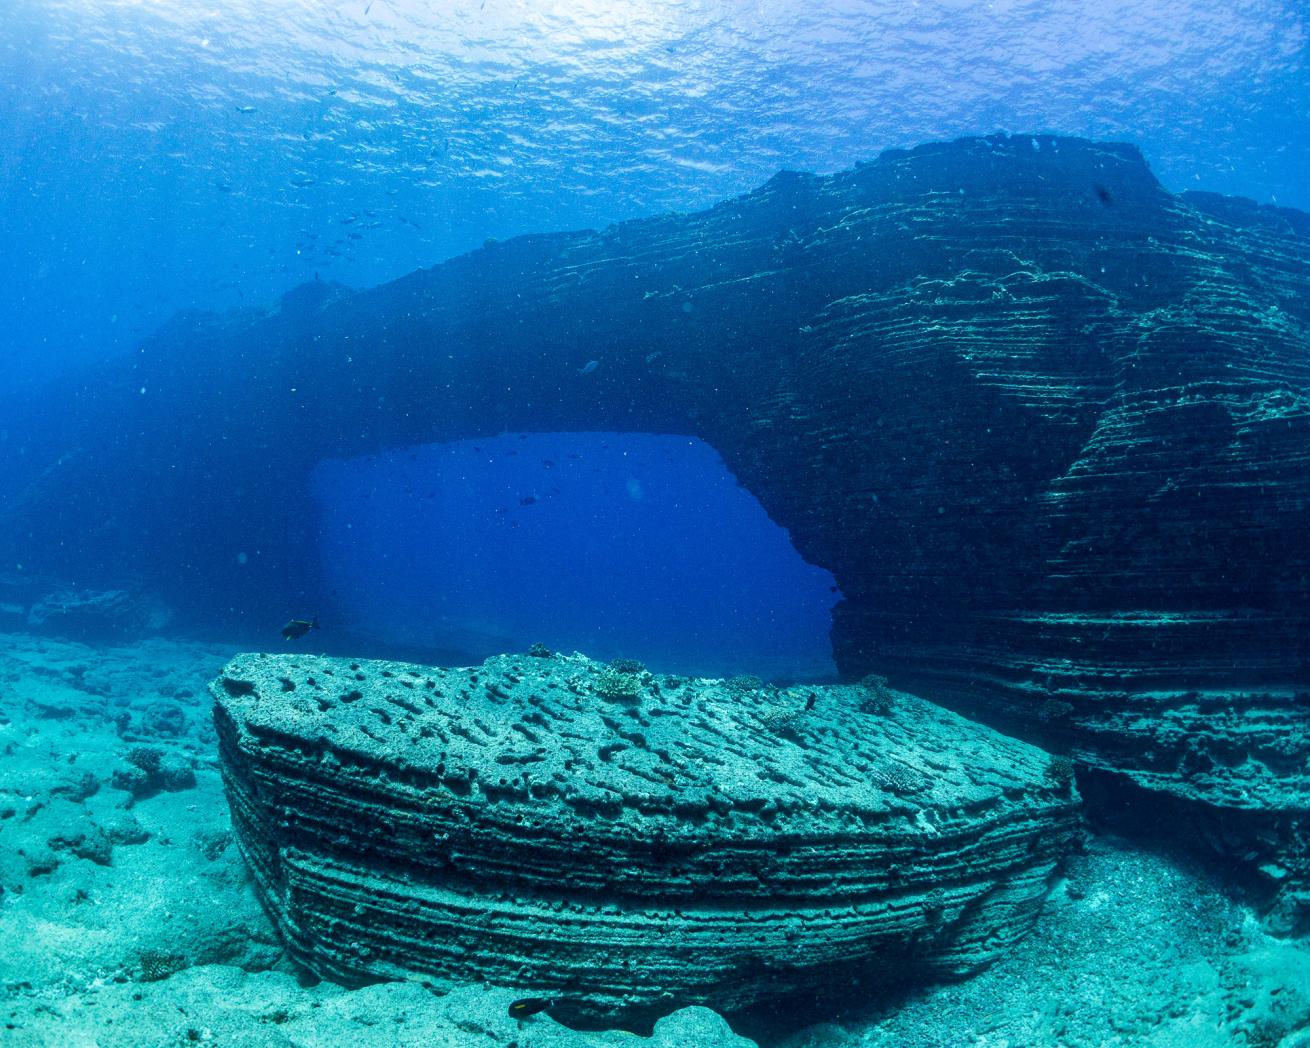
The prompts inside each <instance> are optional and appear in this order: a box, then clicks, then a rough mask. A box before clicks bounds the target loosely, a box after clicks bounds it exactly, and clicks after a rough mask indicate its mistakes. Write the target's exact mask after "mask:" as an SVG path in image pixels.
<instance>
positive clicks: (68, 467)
mask: <svg viewBox="0 0 1310 1048" xmlns="http://www.w3.org/2000/svg"><path fill="white" fill-rule="evenodd" d="M590 361H596V362H597V366H596V367H595V368H594V369H592V368H588V367H587V366H586V365H587V364H588V363H589V362H590ZM143 391H144V393H143ZM57 393H58V395H52V396H50V397H48V398H46V399H43V400H41V401H39V402H36V403H32V404H13V405H10V407H9V409H7V410H6V411H5V412H4V415H5V419H6V427H7V431H8V432H9V434H10V437H9V439H10V446H11V447H15V448H18V449H20V450H21V452H22V453H21V454H14V455H10V456H0V486H3V487H4V489H5V492H6V497H5V498H4V499H3V500H0V557H3V558H8V560H9V561H11V562H14V563H20V562H21V563H23V564H26V565H28V566H30V567H32V568H34V569H36V570H43V571H48V572H51V573H54V574H63V575H65V576H66V577H76V578H79V579H82V580H86V584H87V585H97V586H103V587H104V588H116V587H117V585H118V582H117V579H116V576H117V575H118V574H119V573H122V572H128V571H136V572H138V573H140V574H141V575H142V576H143V577H144V578H146V579H147V580H148V581H149V582H150V584H151V585H152V586H157V587H158V588H159V589H160V590H161V592H163V593H164V595H165V597H166V598H167V599H168V600H169V602H170V604H176V606H177V607H178V608H179V609H180V610H181V611H183V612H184V613H185V612H189V613H190V614H191V615H192V616H209V617H211V618H212V617H214V616H215V615H218V617H221V618H224V619H225V621H224V622H223V626H224V627H225V628H228V629H232V628H235V627H239V626H240V625H241V624H242V623H241V621H240V616H239V615H234V614H228V613H227V612H226V611H225V610H224V609H229V608H237V609H245V608H253V607H268V606H269V605H270V604H272V603H280V604H283V605H286V606H290V607H317V606H321V605H322V603H323V600H324V597H325V595H324V594H322V593H321V592H320V587H319V584H318V577H317V574H316V573H317V556H318V554H317V549H316V546H315V541H314V534H313V522H314V520H315V515H316V507H315V506H314V504H313V502H312V500H311V498H310V495H309V483H308V478H309V476H310V473H311V471H312V469H313V468H314V465H315V464H316V463H317V462H318V461H320V460H321V459H322V458H324V457H326V456H349V455H362V454H368V453H372V452H373V451H375V450H377V449H378V448H379V447H387V446H391V447H394V446H399V445H404V444H407V443H418V442H424V441H437V440H445V439H452V438H461V437H473V436H478V435H481V434H487V433H497V432H501V431H503V430H506V429H538V430H552V429H553V430H560V429H564V430H571V429H625V430H649V431H657V432H674V433H690V434H695V435H697V436H699V437H701V438H703V439H704V440H706V441H707V442H709V443H710V444H712V445H713V446H714V447H715V448H716V449H717V450H718V451H719V452H720V454H721V455H722V456H723V458H724V461H725V462H726V463H727V465H728V466H729V468H731V469H732V470H733V471H734V472H735V473H736V475H737V476H738V478H739V479H740V480H741V482H742V484H743V485H745V486H746V487H747V488H749V489H750V490H751V491H752V492H753V493H754V494H755V495H756V496H757V497H758V498H759V499H760V501H761V503H762V504H763V506H764V507H765V509H767V511H768V512H769V514H770V515H771V516H772V517H773V519H774V520H776V521H777V522H778V523H779V524H780V525H782V526H783V527H785V528H786V529H787V530H788V532H789V534H790V535H791V538H792V540H793V542H794V544H795V545H796V547H797V549H798V551H799V552H800V553H801V554H802V555H803V556H804V557H805V558H806V559H807V560H809V561H811V562H813V563H815V564H820V565H823V566H824V567H826V568H828V569H830V570H831V571H832V572H833V573H834V575H835V577H836V579H837V581H838V583H839V584H840V587H841V591H842V594H843V597H844V600H843V602H842V603H841V604H840V605H839V606H838V607H837V609H836V611H835V615H834V626H833V634H832V636H833V647H834V654H835V656H836V658H837V661H838V664H839V666H840V667H841V668H842V671H843V673H844V674H846V675H847V676H848V677H850V678H851V679H857V678H859V677H861V676H862V675H864V674H865V673H867V672H870V671H873V672H877V673H881V674H886V675H888V676H889V677H890V678H891V679H892V680H893V682H894V683H896V684H898V685H899V686H902V687H906V688H908V689H909V690H911V691H914V692H915V693H917V694H921V695H924V696H925V697H927V698H930V699H932V700H933V701H937V702H942V703H945V704H948V705H950V706H952V707H954V708H956V709H958V710H963V711H965V712H967V713H968V714H969V715H971V716H979V717H984V718H987V719H988V720H990V721H991V722H992V723H994V724H998V725H1002V726H1005V727H1006V728H1007V729H1008V730H1011V731H1016V732H1021V733H1024V734H1026V735H1027V736H1029V737H1030V738H1037V739H1039V740H1041V741H1043V742H1045V743H1049V744H1051V745H1057V744H1058V745H1059V746H1060V747H1062V748H1064V749H1065V751H1066V752H1068V753H1069V754H1071V755H1072V756H1074V757H1076V758H1077V759H1078V760H1079V761H1080V762H1081V763H1082V765H1083V766H1084V767H1086V768H1088V769H1091V770H1092V772H1093V773H1094V774H1095V775H1097V776H1100V777H1104V778H1105V779H1106V780H1107V781H1110V782H1112V783H1114V784H1117V786H1118V787H1121V788H1136V789H1140V790H1144V791H1148V795H1149V796H1151V797H1153V798H1154V801H1153V803H1159V802H1163V801H1168V802H1171V803H1173V804H1174V806H1175V810H1176V811H1186V812H1190V813H1192V814H1194V815H1196V816H1197V818H1196V819H1195V820H1183V819H1177V818H1171V819H1169V820H1168V821H1169V823H1170V825H1173V826H1182V825H1184V824H1185V822H1186V821H1192V822H1194V823H1196V824H1198V825H1199V828H1200V830H1201V832H1202V833H1203V834H1204V835H1205V837H1206V839H1207V840H1209V841H1211V842H1213V843H1214V844H1216V845H1217V846H1218V847H1219V848H1220V849H1221V850H1223V851H1225V852H1226V853H1227V854H1228V855H1229V856H1230V857H1232V858H1240V859H1241V860H1242V861H1250V862H1251V863H1252V865H1253V866H1254V867H1256V868H1261V869H1263V870H1264V871H1265V872H1266V873H1267V874H1268V875H1269V877H1270V881H1271V883H1274V884H1278V885H1281V891H1282V900H1281V904H1280V909H1281V912H1282V914H1283V917H1282V918H1280V920H1281V921H1282V922H1283V923H1284V924H1286V925H1289V926H1292V925H1295V924H1296V923H1297V921H1299V920H1303V919H1304V920H1308V921H1310V905H1307V904H1310V854H1308V853H1307V847H1306V844H1305V843H1304V842H1305V841H1306V840H1307V839H1310V830H1308V829H1307V827H1310V727H1308V726H1307V721H1308V720H1310V712H1308V711H1310V702H1308V700H1307V696H1310V654H1308V653H1310V542H1307V541H1306V522H1307V520H1310V217H1307V216H1306V215H1304V214H1301V213H1298V212H1293V211H1288V210H1285V209H1277V208H1270V207H1262V206H1257V205H1256V204H1254V203H1251V202H1249V201H1242V200H1233V199H1227V198H1222V197H1216V196H1214V195H1211V194H1202V193H1186V194H1182V195H1174V194H1171V193H1168V192H1166V191H1165V190H1164V189H1163V188H1162V187H1161V186H1160V185H1159V184H1158V183H1157V182H1156V180H1155V179H1154V178H1153V177H1152V176H1151V173H1150V171H1149V170H1148V168H1147V166H1146V164H1145V163H1144V162H1143V160H1142V158H1141V156H1140V155H1139V154H1138V153H1137V152H1136V151H1135V150H1133V149H1132V148H1130V147H1128V146H1122V145H1108V144H1098V143H1091V142H1085V141H1079V140H1075V139H1064V138H1052V137H1048V136H1034V137H1029V136H1022V137H1004V136H1001V137H992V138H985V139H966V140H961V141H959V142H953V143H947V144H936V145H929V146H924V147H921V148H918V149H915V150H912V151H908V152H906V151H894V152H889V153H886V154H884V155H883V156H881V157H879V158H878V159H877V160H876V161H874V162H873V163H870V164H867V165H862V166H860V167H858V168H856V169H855V170H852V171H844V172H839V173H837V174H833V175H831V176H826V177H817V176H811V175H802V174H796V173H783V174H780V175H778V176H777V177H776V178H774V179H772V180H771V181H770V182H769V183H768V184H767V185H765V186H763V187H761V188H760V189H759V190H757V191H756V192H753V193H751V194H749V195H746V196H743V197H741V198H739V199H736V200H732V201H728V202H726V203H724V204H721V205H720V206H718V207H715V208H713V209H710V210H708V211H706V212H703V213H700V214H695V215H668V216H662V217H659V218H652V219H648V220H642V221H634V222H625V223H622V224H619V225H616V226H612V227H610V228H609V229H606V230H603V231H599V232H591V231H584V232H577V233H567V234H558V235H549V236H531V237H521V238H518V239H515V240H511V241H506V242H504V243H499V244H490V245H488V246H487V247H485V248H483V249H482V250H479V251H475V252H472V253H470V254H468V255H465V256H462V257H460V258H456V259H452V260H450V261H448V262H445V263H443V264H441V265H439V266H435V267H433V268H432V269H429V270H425V271H422V272H418V273H414V274H412V275H410V276H408V277H405V278H404V279H402V280H398V281H395V282H393V283H391V284H388V285H385V286H383V287H379V288H375V289H373V290H370V291H366V292H361V293H358V294H351V293H347V292H345V291H343V290H342V289H339V288H334V287H330V286H328V285H323V284H318V285H311V286H309V287H308V288H306V289H302V290H301V291H299V292H298V293H296V294H295V295H293V296H289V297H288V299H287V300H286V301H284V303H283V308H282V309H281V310H280V311H278V312H276V313H273V314H270V315H262V314H261V315H256V314H234V315H231V316H227V317H213V316H204V317H201V316H191V317H184V318H179V319H178V320H177V321H176V322H175V323H174V324H173V325H171V326H170V327H169V328H168V329H166V330H164V331H162V332H161V333H159V334H158V335H157V336H156V337H154V338H152V339H150V340H148V341H147V342H146V344H145V345H143V346H142V347H141V352H139V353H134V354H132V355H131V357H130V358H128V359H126V360H124V361H123V362H121V363H115V364H113V365H109V366H107V367H106V368H104V369H103V370H102V371H101V372H100V373H98V374H96V375H93V376H90V377H87V378H79V379H78V380H77V381H76V382H74V383H72V384H71V386H70V388H68V389H66V390H62V391H57ZM160 448H167V449H168V453H167V454H161V453H160V451H159V449H160ZM233 536H241V543H242V548H243V549H248V550H254V551H258V552H257V554H252V555H251V556H250V557H249V560H248V563H246V564H244V565H242V566H241V567H240V568H239V570H234V568H233V563H234V560H233V558H234V557H235V555H236V552H237V551H236V550H235V549H234V548H233V543H234V541H235V540H234V539H233ZM106 574H109V575H111V576H115V577H110V578H104V576H105V575H106ZM198 605H199V606H198ZM1298 914H1302V915H1303V916H1297V915H1298Z"/></svg>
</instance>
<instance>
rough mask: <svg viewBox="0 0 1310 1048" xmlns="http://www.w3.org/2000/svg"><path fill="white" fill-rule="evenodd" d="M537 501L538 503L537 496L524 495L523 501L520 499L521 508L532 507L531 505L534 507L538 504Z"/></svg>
mask: <svg viewBox="0 0 1310 1048" xmlns="http://www.w3.org/2000/svg"><path fill="white" fill-rule="evenodd" d="M536 501H537V496H536V495H524V496H523V497H522V498H521V499H519V505H520V506H531V505H533V504H534V503H536Z"/></svg>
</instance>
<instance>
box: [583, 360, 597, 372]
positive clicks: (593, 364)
mask: <svg viewBox="0 0 1310 1048" xmlns="http://www.w3.org/2000/svg"><path fill="white" fill-rule="evenodd" d="M598 367H600V361H599V360H588V361H587V362H586V363H585V364H583V365H582V367H580V368H578V374H579V375H590V374H591V373H592V372H593V371H595V370H596V369H597V368H598Z"/></svg>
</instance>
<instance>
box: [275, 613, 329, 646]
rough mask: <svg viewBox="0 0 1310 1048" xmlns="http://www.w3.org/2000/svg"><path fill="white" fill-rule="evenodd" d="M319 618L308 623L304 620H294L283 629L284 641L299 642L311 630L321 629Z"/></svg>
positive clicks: (315, 617) (316, 617)
mask: <svg viewBox="0 0 1310 1048" xmlns="http://www.w3.org/2000/svg"><path fill="white" fill-rule="evenodd" d="M319 628H320V627H319V624H318V616H317V615H315V616H314V618H313V620H312V621H309V622H306V621H305V620H304V619H292V620H291V621H290V622H288V623H287V624H286V625H285V626H283V627H282V638H283V639H284V640H299V639H300V638H301V637H303V636H304V635H305V634H306V633H308V632H309V631H310V630H316V629H319Z"/></svg>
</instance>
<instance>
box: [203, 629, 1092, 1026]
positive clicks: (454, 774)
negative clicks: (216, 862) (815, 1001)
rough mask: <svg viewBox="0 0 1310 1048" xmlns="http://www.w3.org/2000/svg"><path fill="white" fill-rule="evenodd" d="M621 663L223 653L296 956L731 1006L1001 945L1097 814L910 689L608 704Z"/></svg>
mask: <svg viewBox="0 0 1310 1048" xmlns="http://www.w3.org/2000/svg"><path fill="white" fill-rule="evenodd" d="M606 672H607V667H606V666H605V665H604V664H601V663H597V662H593V661H592V660H590V659H587V658H586V657H584V656H582V655H573V656H558V655H557V656H553V657H550V658H532V657H518V656H510V655H504V656H496V657H494V658H491V659H489V660H487V662H485V663H484V664H483V665H481V666H476V667H467V668H457V669H438V668H433V667H426V666H417V665H406V664H399V663H389V662H364V661H351V660H346V659H336V658H326V657H312V656H298V655H259V654H250V655H241V656H238V657H237V658H235V659H234V660H233V661H232V662H231V663H229V664H228V666H227V667H226V668H225V669H224V670H223V673H222V675H221V676H220V677H219V678H218V679H217V680H216V681H215V682H214V683H213V684H212V685H211V689H210V690H211V692H212V694H213V697H214V701H215V710H214V716H215V721H216V724H217V726H218V732H219V739H220V749H221V755H222V766H223V775H224V780H225V783H226V787H227V792H228V798H229V802H230V804H231V808H232V815H233V823H234V826H235V830H236V839H237V841H238V842H239V844H240V847H241V849H242V852H243V853H244V855H245V857H246V859H247V861H248V862H249V865H250V867H251V869H252V870H253V873H254V875H255V879H256V883H257V885H258V887H259V891H260V893H261V895H262V897H263V899H264V902H265V904H266V905H267V906H268V908H269V910H270V911H271V913H272V914H273V915H274V917H275V918H276V920H277V923H278V925H279V927H280V929H281V931H282V934H283V937H284V939H285V941H286V944H287V946H288V949H289V950H290V952H291V954H292V955H293V956H294V957H295V959H296V960H297V961H298V962H299V963H301V964H302V965H304V966H306V967H307V968H309V969H311V970H312V971H314V972H315V973H317V974H319V975H322V976H324V977H327V978H331V979H334V980H336V981H339V982H345V983H348V984H354V983H363V982H367V981H370V980H375V979H386V978H407V977H418V978H423V979H425V980H430V981H432V982H433V983H435V984H437V985H442V984H445V985H456V984H459V983H461V982H466V981H474V980H477V981H487V982H490V983H493V984H497V985H503V986H509V987H516V988H520V989H522V990H523V992H524V993H525V994H527V993H530V994H534V995H541V996H548V997H554V998H557V999H558V1000H559V1002H560V1003H559V1005H558V1006H557V1009H556V1012H555V1014H556V1015H558V1016H559V1017H561V1018H564V1019H565V1020H569V1021H575V1022H584V1023H586V1022H626V1023H634V1022H635V1023H646V1022H649V1021H650V1020H651V1019H653V1018H655V1017H657V1016H659V1015H661V1014H664V1013H667V1012H669V1011H672V1010H673V1009H674V1008H675V1007H681V1006H685V1005H692V1004H708V1005H710V1006H711V1007H713V1008H715V1009H716V1010H718V1011H720V1012H728V1013H731V1012H734V1011H737V1010H740V1009H743V1008H747V1007H750V1006H752V1005H755V1004H759V1003H761V1002H764V1001H767V1000H770V999H774V998H780V997H786V996H790V995H794V994H804V995H807V996H808V997H811V998H822V996H823V995H824V994H825V993H827V992H831V991H833V990H836V991H838V992H840V991H841V989H842V988H844V987H849V985H850V981H849V980H850V979H852V978H859V979H861V980H865V979H871V978H872V979H877V978H880V977H883V978H892V977H893V976H894V977H897V978H900V977H904V976H905V974H906V973H910V972H916V973H919V974H921V975H922V976H923V977H932V976H934V975H947V974H960V973H964V972H968V971H970V970H973V969H975V968H978V967H980V966H982V965H984V964H986V963H987V962H989V961H990V960H992V959H993V958H995V957H996V956H997V955H998V954H999V953H1000V952H1002V951H1003V950H1004V949H1005V948H1006V946H1007V945H1008V944H1010V943H1011V942H1013V941H1014V940H1015V939H1017V938H1018V937H1019V936H1021V935H1022V934H1023V933H1024V932H1025V931H1026V930H1027V928H1028V927H1029V926H1030V924H1031V922H1032V921H1033V919H1034V918H1035V916H1036V913H1037V911H1038V909H1039V906H1040V903H1041V900H1042V898H1043V897H1044V895H1045V892H1046V889H1047V883H1048V880H1049V877H1050V874H1051V873H1052V871H1053V869H1054V867H1055V865H1056V864H1057V862H1058V860H1059V858H1060V856H1061V855H1062V853H1063V852H1064V851H1065V850H1066V849H1067V848H1068V846H1069V845H1070V843H1071V841H1072V839H1073V837H1074V835H1075V834H1076V832H1077V821H1078V808H1079V802H1078V798H1077V795H1076V793H1075V791H1074V789H1073V786H1072V784H1071V783H1070V781H1068V779H1065V778H1062V777H1059V776H1051V775H1050V774H1049V773H1048V769H1049V766H1050V762H1051V758H1050V757H1049V755H1047V754H1046V753H1044V752H1042V751H1041V750H1038V749H1036V748H1034V747H1032V746H1029V745H1027V744H1024V743H1021V742H1018V741H1016V740H1013V739H1009V738H1006V737H1004V736H1002V735H999V734H997V733H996V732H993V731H991V730H990V729H987V728H984V727H982V726H980V725H977V724H974V723H972V722H969V721H966V720H964V719H962V718H960V717H958V716H956V715H954V714H952V713H949V712H947V711H945V710H943V709H941V708H939V707H935V706H933V705H931V704H930V703H927V702H924V701H922V700H920V699H917V698H915V697H913V696H910V695H906V694H903V693H895V692H893V693H891V695H890V697H889V698H888V699H887V701H885V702H880V703H877V704H872V705H871V704H868V703H866V702H865V701H864V700H865V698H866V697H867V696H866V695H865V691H866V690H867V689H866V688H864V687H863V686H861V685H849V686H847V685H842V686H825V687H808V686H804V687H792V688H784V689H777V688H771V687H761V688H758V689H742V688H740V687H733V686H729V684H727V683H725V682H723V681H718V680H705V679H695V678H672V677H664V676H661V675H658V674H649V673H643V674H641V675H640V678H639V679H640V681H641V687H640V690H639V692H638V693H637V694H636V695H635V696H633V697H631V698H630V699H629V698H625V701H624V702H615V701H613V700H612V698H609V697H607V696H606V694H605V682H606V680H607V677H606ZM869 710H876V712H869ZM866 985H867V984H866Z"/></svg>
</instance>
